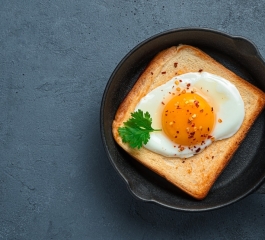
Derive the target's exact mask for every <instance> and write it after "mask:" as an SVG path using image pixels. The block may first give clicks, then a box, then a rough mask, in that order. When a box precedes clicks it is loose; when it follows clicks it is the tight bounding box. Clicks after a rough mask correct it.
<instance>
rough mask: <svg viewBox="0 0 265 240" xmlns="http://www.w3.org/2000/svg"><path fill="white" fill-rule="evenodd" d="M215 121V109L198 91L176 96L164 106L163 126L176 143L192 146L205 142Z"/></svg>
mask: <svg viewBox="0 0 265 240" xmlns="http://www.w3.org/2000/svg"><path fill="white" fill-rule="evenodd" d="M214 123H215V114H214V109H213V107H211V106H210V105H209V103H208V102H207V101H206V100H205V99H204V98H203V97H201V96H200V95H198V94H196V93H182V94H179V95H176V96H174V97H173V98H172V99H171V100H170V101H169V102H168V103H167V104H166V105H165V107H164V109H163V113H162V128H163V131H164V132H165V134H166V135H167V136H168V137H169V138H170V139H171V140H172V141H173V142H174V143H176V144H179V145H182V146H192V145H196V144H203V142H204V141H205V140H206V139H207V138H212V136H211V135H210V134H211V132H212V130H213V128H214Z"/></svg>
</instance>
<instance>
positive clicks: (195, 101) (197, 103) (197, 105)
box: [194, 100, 199, 108]
mask: <svg viewBox="0 0 265 240" xmlns="http://www.w3.org/2000/svg"><path fill="white" fill-rule="evenodd" d="M194 104H195V106H196V107H197V108H198V107H199V101H198V100H194Z"/></svg>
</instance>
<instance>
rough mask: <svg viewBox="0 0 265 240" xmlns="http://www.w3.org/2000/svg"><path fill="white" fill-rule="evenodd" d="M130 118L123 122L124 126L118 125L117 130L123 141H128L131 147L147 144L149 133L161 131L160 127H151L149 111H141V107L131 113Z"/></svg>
mask: <svg viewBox="0 0 265 240" xmlns="http://www.w3.org/2000/svg"><path fill="white" fill-rule="evenodd" d="M131 116H132V117H131V118H130V119H129V120H128V121H127V122H124V123H123V124H124V127H119V129H118V132H119V134H120V136H121V138H122V141H123V142H124V143H129V146H130V147H132V148H138V149H140V148H141V147H142V146H143V144H147V142H148V141H149V139H150V133H151V132H154V131H161V129H153V128H152V126H151V125H152V118H151V116H150V114H149V112H145V113H143V111H142V110H141V109H138V111H136V112H133V113H131Z"/></svg>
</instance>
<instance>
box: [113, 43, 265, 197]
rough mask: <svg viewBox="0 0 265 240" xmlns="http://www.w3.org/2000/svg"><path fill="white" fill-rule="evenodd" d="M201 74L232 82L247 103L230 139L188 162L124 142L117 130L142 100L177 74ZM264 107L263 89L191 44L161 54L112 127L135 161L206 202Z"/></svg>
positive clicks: (138, 82)
mask: <svg viewBox="0 0 265 240" xmlns="http://www.w3.org/2000/svg"><path fill="white" fill-rule="evenodd" d="M198 71H205V72H209V73H212V74H215V75H219V76H221V77H223V78H225V79H227V80H229V81H230V82H232V83H233V84H234V85H235V86H236V87H237V89H238V90H239V92H240V95H241V97H242V99H243V101H244V104H245V117H244V121H243V123H242V126H241V127H240V129H239V130H238V131H237V133H236V134H234V135H233V136H232V137H230V138H228V139H224V140H221V141H216V142H214V143H213V144H211V145H210V146H209V147H208V148H207V149H205V150H204V151H203V152H201V153H200V154H197V155H195V156H193V157H191V158H187V159H186V160H185V161H183V159H180V158H169V157H164V156H161V155H159V154H156V153H154V152H151V151H149V150H147V149H146V148H144V147H142V148H141V149H140V150H139V149H132V148H130V147H129V146H128V144H125V143H123V142H122V139H121V137H120V136H119V133H118V128H119V127H121V126H123V122H126V121H127V120H128V119H129V118H130V117H131V113H132V112H134V109H135V107H136V105H137V104H138V102H139V101H140V99H141V98H142V97H144V96H145V95H146V94H147V93H148V92H150V91H151V90H153V89H154V88H156V87H158V86H160V85H162V84H164V83H165V82H167V81H169V80H170V79H172V78H173V77H174V76H176V75H180V74H184V73H188V72H198ZM264 107H265V93H263V92H262V91H261V90H259V89H258V88H256V87H255V86H253V85H252V84H250V83H249V82H247V81H245V80H243V79H242V78H240V77H239V76H237V75H236V74H235V73H233V72H231V71H230V70H228V69H227V68H225V67H224V66H223V65H221V64H220V63H218V62H216V61H215V60H214V59H212V58H211V57H210V56H208V55H207V54H206V53H204V52H202V51H201V50H199V49H197V48H195V47H192V46H188V45H179V46H177V47H175V46H174V47H171V48H169V49H166V50H164V51H162V52H160V53H159V54H158V55H157V56H156V57H155V58H154V59H153V60H152V61H151V62H150V64H149V65H148V67H147V68H146V69H145V71H144V72H143V73H142V75H141V76H140V78H139V79H138V80H137V82H136V84H135V85H134V87H133V88H132V90H131V91H130V92H129V94H128V95H127V97H126V98H125V99H124V101H123V102H122V104H121V105H120V107H119V109H118V111H117V113H116V116H115V119H114V121H113V126H112V127H113V128H112V130H113V136H114V139H115V140H116V142H117V143H118V144H119V145H120V146H121V147H122V148H123V149H124V150H125V151H127V152H128V153H129V154H130V155H131V156H132V157H134V158H135V159H136V160H138V161H139V162H141V163H142V164H144V165H145V166H146V167H148V168H150V169H151V170H153V171H154V172H156V173H157V174H159V175H160V176H162V177H164V178H166V179H167V180H168V181H169V182H171V183H172V184H174V185H175V186H177V187H178V188H180V189H182V190H183V191H185V192H186V193H188V194H189V195H191V196H193V197H194V198H196V199H203V198H205V197H206V196H207V194H208V192H209V190H210V188H211V187H212V185H213V184H214V182H215V181H216V179H217V177H218V176H219V175H220V173H221V172H222V171H223V170H224V168H225V167H226V165H227V164H228V163H229V161H230V159H231V158H232V156H233V154H234V153H235V151H236V150H237V148H238V147H239V145H240V143H241V142H242V140H243V139H244V137H245V136H246V134H247V132H248V130H249V129H250V127H251V125H252V124H253V123H254V121H255V119H256V118H257V117H258V115H259V114H260V113H261V111H262V109H263V108H264Z"/></svg>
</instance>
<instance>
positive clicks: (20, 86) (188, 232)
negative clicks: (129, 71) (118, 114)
mask: <svg viewBox="0 0 265 240" xmlns="http://www.w3.org/2000/svg"><path fill="white" fill-rule="evenodd" d="M264 22H265V0H262V1H260V0H259V1H242V0H237V1H236V0H232V1H231V0H225V1H216V2H214V1H210V0H206V1H203V0H200V1H196V0H192V1H184V0H182V1H158V0H155V1H151V0H149V1H148V0H146V1H144V0H141V1H136V0H135V1H117V0H116V1H115V0H108V1H98V0H97V1H91V0H60V1H46V0H45V1H39V0H34V1H33V0H32V1H29V0H26V1H15V0H9V1H8V0H0V91H1V94H0V104H1V114H0V239H173V238H175V239H186V238H194V239H262V237H264V236H265V228H264V222H265V216H264V215H265V195H264V193H265V186H264V185H263V187H262V188H260V189H259V190H258V192H256V193H254V194H252V195H250V196H248V197H247V198H245V199H243V200H241V201H240V202H238V203H235V204H233V205H231V206H228V207H225V208H222V209H219V210H216V211H211V212H204V213H183V212H176V211H173V210H169V209H166V208H163V207H161V206H159V205H154V204H148V203H144V202H142V201H140V200H137V199H135V198H134V197H133V196H132V195H131V194H130V193H129V191H128V190H127V188H126V185H125V183H124V182H123V181H122V180H121V178H120V177H119V176H118V174H117V173H116V171H115V170H114V169H113V167H112V166H111V164H110V162H109V161H108V158H107V155H106V153H105V151H104V148H103V146H102V141H101V138H100V128H99V110H100V103H101V98H102V94H103V91H104V88H105V86H106V83H107V81H108V79H109V77H110V75H111V73H112V71H113V70H114V68H115V66H116V65H117V64H118V63H119V61H120V60H121V59H122V58H123V57H124V56H125V54H127V52H128V51H129V50H131V49H132V48H133V47H135V46H136V45H137V44H138V43H140V42H141V41H143V40H145V39H146V38H148V37H151V36H152V35H154V34H157V33H159V32H161V31H165V30H169V29H172V28H181V27H207V28H212V29H215V30H220V31H223V32H225V33H228V34H232V35H239V36H243V37H245V38H248V39H250V40H251V41H253V42H254V43H255V44H256V46H257V47H258V49H259V51H260V53H261V55H262V56H263V57H265V41H264V39H265V25H264Z"/></svg>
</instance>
